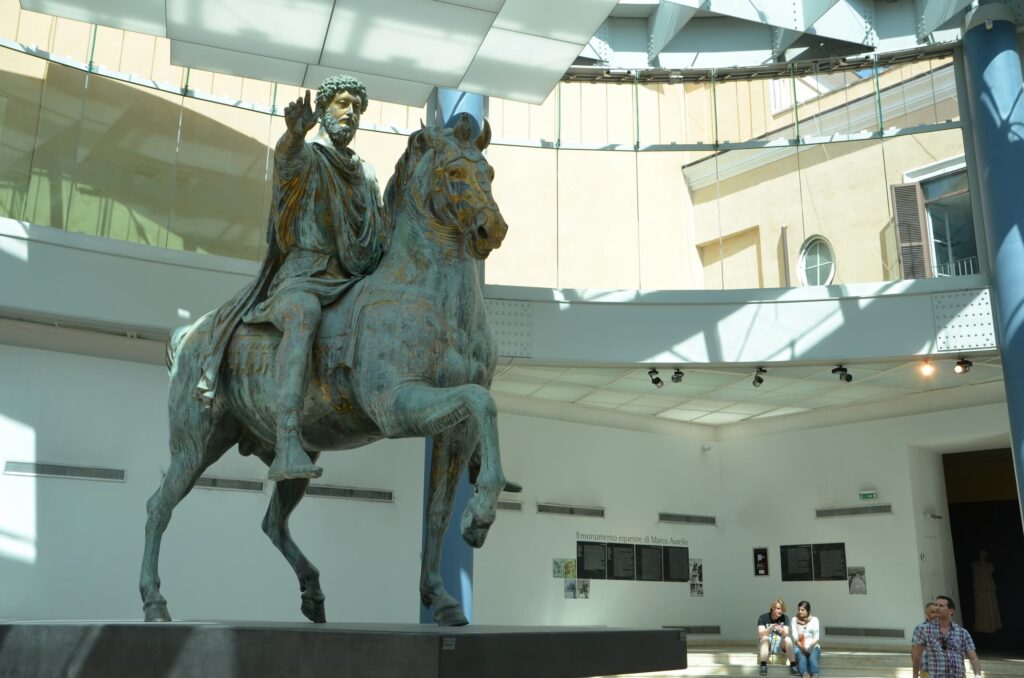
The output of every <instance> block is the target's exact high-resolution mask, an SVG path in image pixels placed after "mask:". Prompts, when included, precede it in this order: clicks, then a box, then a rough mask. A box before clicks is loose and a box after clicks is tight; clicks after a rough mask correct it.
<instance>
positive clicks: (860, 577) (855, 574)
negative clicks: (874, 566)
mask: <svg viewBox="0 0 1024 678" xmlns="http://www.w3.org/2000/svg"><path fill="white" fill-rule="evenodd" d="M846 578H847V581H848V582H849V583H850V595H851V596H856V595H866V594H867V592H868V580H867V576H866V574H865V572H864V568H863V567H848V568H846Z"/></svg>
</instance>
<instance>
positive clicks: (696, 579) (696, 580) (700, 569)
mask: <svg viewBox="0 0 1024 678" xmlns="http://www.w3.org/2000/svg"><path fill="white" fill-rule="evenodd" d="M690 583H691V584H703V583H704V561H703V560H702V559H700V558H690Z"/></svg>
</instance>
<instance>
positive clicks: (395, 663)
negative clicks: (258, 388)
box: [0, 621, 686, 678]
mask: <svg viewBox="0 0 1024 678" xmlns="http://www.w3.org/2000/svg"><path fill="white" fill-rule="evenodd" d="M683 668H686V634H685V632H683V631H680V630H678V629H675V630H666V629H612V628H606V627H554V626H552V627H537V626H534V627H517V626H462V627H438V626H429V625H426V624H310V623H269V622H266V623H259V622H170V623H151V624H146V623H142V622H114V621H0V677H3V678H6V677H8V676H19V677H21V676H74V677H76V678H91V677H92V676H97V677H99V676H102V677H103V678H116V677H119V676H132V677H133V678H134V677H142V676H153V677H160V678H163V677H172V676H173V677H179V676H180V677H182V678H184V677H186V676H187V677H189V678H193V677H195V676H217V677H218V678H221V677H228V676H245V677H246V678H262V677H263V676H267V677H271V676H273V677H274V678H279V677H281V676H284V677H285V678H303V677H305V676H317V677H318V678H319V677H322V676H339V677H344V678H361V677H362V676H372V677H373V678H390V677H394V678H420V677H422V678H455V677H456V676H459V677H472V678H483V677H487V678H505V677H508V678H513V677H514V678H519V677H521V676H531V677H533V678H545V677H551V678H556V677H557V678H571V677H583V676H608V675H612V674H619V673H641V672H646V671H664V670H674V669H683Z"/></svg>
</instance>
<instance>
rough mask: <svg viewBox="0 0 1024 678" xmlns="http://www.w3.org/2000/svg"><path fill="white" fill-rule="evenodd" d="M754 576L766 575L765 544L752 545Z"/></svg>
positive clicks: (766, 556)
mask: <svg viewBox="0 0 1024 678" xmlns="http://www.w3.org/2000/svg"><path fill="white" fill-rule="evenodd" d="M754 576H755V577H767V576H768V547H767V546H755V547H754Z"/></svg>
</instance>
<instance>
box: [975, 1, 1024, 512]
mask: <svg viewBox="0 0 1024 678" xmlns="http://www.w3.org/2000/svg"><path fill="white" fill-rule="evenodd" d="M1016 31H1017V25H1016V21H1015V18H1014V15H1013V12H1012V11H1011V10H1010V8H1008V7H1007V6H1005V5H1001V4H994V5H982V6H980V7H978V8H977V9H975V10H974V11H972V12H970V13H969V14H968V15H967V19H966V24H965V27H964V38H963V49H964V76H965V78H964V79H965V80H966V84H967V92H966V96H967V106H968V110H969V111H970V114H971V119H972V123H973V124H972V129H971V130H969V133H970V134H971V136H972V139H973V141H974V156H975V163H976V166H975V167H973V168H971V169H973V170H974V172H975V173H976V175H977V178H978V182H977V183H978V186H979V188H980V193H981V195H980V196H979V197H980V198H981V209H982V214H983V215H984V219H983V225H984V228H985V235H986V237H987V239H988V260H989V266H990V268H991V275H992V310H993V313H994V315H995V326H996V327H995V329H996V339H997V342H998V344H999V349H1000V352H1001V353H1002V360H1003V378H1004V380H1005V382H1006V405H1007V408H1008V409H1009V414H1010V444H1011V447H1012V450H1013V466H1014V473H1015V475H1016V478H1017V500H1018V502H1019V503H1020V506H1021V519H1022V521H1024V190H1022V182H1024V100H1022V85H1024V80H1022V77H1021V63H1020V53H1019V50H1018V47H1017V32H1016Z"/></svg>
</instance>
